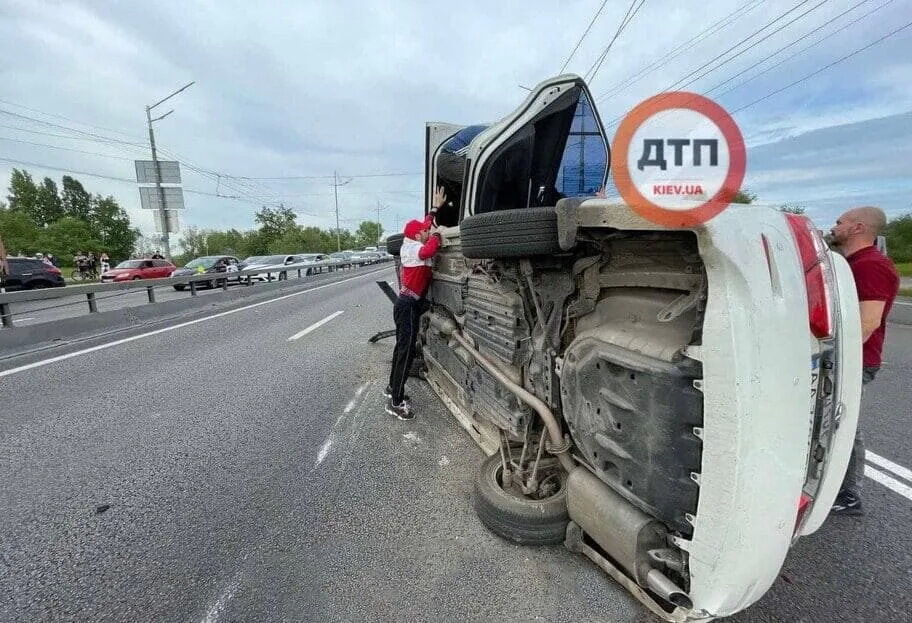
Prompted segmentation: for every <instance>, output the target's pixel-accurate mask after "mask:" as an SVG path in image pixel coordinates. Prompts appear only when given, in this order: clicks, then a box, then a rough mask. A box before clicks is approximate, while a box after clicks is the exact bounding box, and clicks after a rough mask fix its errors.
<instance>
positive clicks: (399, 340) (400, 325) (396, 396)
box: [389, 295, 424, 404]
mask: <svg viewBox="0 0 912 623" xmlns="http://www.w3.org/2000/svg"><path fill="white" fill-rule="evenodd" d="M422 311H424V301H421V300H418V299H414V298H412V297H410V296H401V295H400V296H399V298H398V299H397V300H396V304H395V305H394V306H393V320H394V321H395V323H396V349H395V350H394V351H393V368H392V370H391V371H390V380H389V385H390V389H392V393H393V403H394V404H399V403H401V402H402V396H403V394H404V393H405V379H407V378H408V374H409V369H410V368H411V367H412V360H413V359H414V358H415V348H416V345H415V341H416V339H417V338H418V319H419V318H420V317H421V312H422Z"/></svg>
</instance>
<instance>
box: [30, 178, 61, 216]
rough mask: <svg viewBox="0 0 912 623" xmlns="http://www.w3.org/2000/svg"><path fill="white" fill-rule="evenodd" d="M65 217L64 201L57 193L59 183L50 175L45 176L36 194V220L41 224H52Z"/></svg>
mask: <svg viewBox="0 0 912 623" xmlns="http://www.w3.org/2000/svg"><path fill="white" fill-rule="evenodd" d="M62 217H63V202H62V201H60V195H59V194H58V193H57V184H56V183H55V182H54V180H52V179H51V178H49V177H46V178H44V181H43V182H42V183H41V186H39V187H38V189H37V193H36V196H35V217H34V220H35V222H36V223H38V224H39V225H41V226H45V225H50V224H51V223H53V222H54V221H56V220H57V219H59V218H62Z"/></svg>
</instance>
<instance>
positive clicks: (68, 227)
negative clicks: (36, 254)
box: [39, 216, 102, 263]
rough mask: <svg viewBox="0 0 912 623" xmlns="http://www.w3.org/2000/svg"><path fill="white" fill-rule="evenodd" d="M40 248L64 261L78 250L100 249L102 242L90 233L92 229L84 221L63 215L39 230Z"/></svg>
mask: <svg viewBox="0 0 912 623" xmlns="http://www.w3.org/2000/svg"><path fill="white" fill-rule="evenodd" d="M39 243H40V245H41V248H42V250H43V251H44V252H46V253H53V254H54V255H56V256H57V257H59V258H60V260H61V261H62V262H64V263H68V262H70V261H72V259H73V256H74V255H76V253H78V252H79V251H82V252H85V253H88V252H89V251H96V252H97V251H98V250H100V249H102V243H101V241H100V240H98V239H97V238H96V237H95V236H93V235H92V229H91V227H90V226H89V224H88V223H86V222H85V221H83V220H81V219H78V218H73V217H71V216H65V217H63V218H62V219H59V220H57V221H54V222H53V223H51V224H50V225H48V226H47V227H45V228H44V229H42V230H41V233H40V236H39Z"/></svg>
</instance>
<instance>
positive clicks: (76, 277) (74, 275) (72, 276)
mask: <svg viewBox="0 0 912 623" xmlns="http://www.w3.org/2000/svg"><path fill="white" fill-rule="evenodd" d="M83 276H84V275H83V274H82V272H80V271H78V270H74V271H73V272H71V273H70V279H72V280H73V281H82V278H83Z"/></svg>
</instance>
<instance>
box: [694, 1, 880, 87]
mask: <svg viewBox="0 0 912 623" xmlns="http://www.w3.org/2000/svg"><path fill="white" fill-rule="evenodd" d="M893 2H894V0H887V1H886V2H884V3H883V4H881V5H880V6H877V7H874V8H873V9H871V10H870V11H868V12H867V13H865V14H863V15H861V16H860V17H857V18H855V19H853V20H852V21H851V22H849V23H847V24H845V25H843V26H842V27H840V28H838V29H836V30H834V31H833V32H831V33H829V34H827V35H825V36H823V37H821V38H820V39H818V40H817V41H815V42H814V43H812V44H810V45H806V46H804V47H803V48H801V49H800V50H798V51H797V52H795V53H794V54H791V55H789V56H787V57H785V58H784V59H782V60H781V61H779V62H778V63H774V64H773V65H770V66H769V67H767V68H766V69H764V70H763V71H760V72H758V73H756V74H754V75H753V76H751V77H750V78H748V79H747V80H742V81H741V82H739V83H738V84H736V85H734V86H733V87H731V88H729V89H726V90H725V91H722V93H720V94H719V95H718V97H721V96H723V95H727V94H728V93H731V92H732V91H734V90H735V89H738V88H741V87H742V86H744V85H745V84H747V83H748V82H753V81H754V80H756V79H757V78H759V77H760V76H762V75H764V74H766V73H769V72H770V71H772V70H773V69H775V68H776V67H779V66H781V65H783V64H785V63H787V62H788V61H790V60H792V59H793V58H795V57H796V56H800V55H802V54H804V53H805V52H807V51H808V50H810V49H811V48H813V47H814V46H816V45H819V44H821V43H823V42H824V41H826V40H827V39H829V38H831V37H833V36H835V35H838V34H839V33H841V32H842V31H844V30H845V29H846V28H849V27H850V26H854V25H855V24H857V23H858V22H860V21H861V20H863V19H864V18H866V17H868V16H869V15H872V14H873V13H876V12H877V11H880V10H881V9H883V8H885V7H886V6H887V5H889V4H892V3H893ZM859 4H861V3H859ZM855 6H858V5H855ZM854 8H855V7H852V9H854ZM852 9H849V10H850V11H851V10H852ZM847 12H848V11H847ZM844 14H845V13H843V14H842V15H844ZM808 34H811V33H808ZM803 38H804V37H802V39H803ZM786 47H789V46H786ZM784 49H785V48H780V49H779V51H778V52H781V51H782V50H784ZM778 52H777V53H778ZM771 56H775V54H773V55H771ZM769 58H770V57H767V58H766V59H764V60H768V59H769ZM761 62H762V61H761ZM753 67H756V64H755V65H752V66H751V67H749V68H748V70H749V69H752V68H753ZM741 73H744V72H741ZM738 75H740V74H738ZM726 82H728V80H726V81H725V82H720V83H719V84H717V85H715V86H714V87H712V88H711V89H709V91H707V93H709V92H711V91H714V90H716V89H717V88H719V87H720V86H722V85H723V84H725V83H726Z"/></svg>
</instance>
